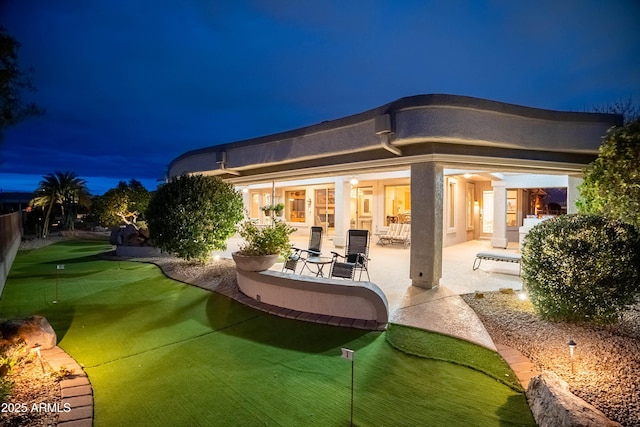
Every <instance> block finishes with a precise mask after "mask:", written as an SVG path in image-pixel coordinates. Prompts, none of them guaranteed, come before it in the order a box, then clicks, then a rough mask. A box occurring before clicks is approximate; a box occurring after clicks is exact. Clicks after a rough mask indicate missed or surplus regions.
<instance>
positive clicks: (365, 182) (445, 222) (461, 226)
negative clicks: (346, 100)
mask: <svg viewBox="0 0 640 427" xmlns="http://www.w3.org/2000/svg"><path fill="white" fill-rule="evenodd" d="M620 124H622V117H621V116H618V115H610V114H599V113H598V114H596V113H575V112H562V111H550V110H542V109H536V108H529V107H524V106H518V105H512V104H505V103H501V102H495V101H490V100H484V99H477V98H470V97H464V96H453V95H418V96H412V97H407V98H401V99H398V100H396V101H393V102H391V103H389V104H386V105H383V106H380V107H378V108H374V109H372V110H369V111H365V112H362V113H359V114H355V115H352V116H348V117H344V118H340V119H337V120H331V121H326V122H322V123H319V124H316V125H312V126H308V127H304V128H300V129H295V130H291V131H288V132H282V133H278V134H274V135H268V136H263V137H259V138H254V139H249V140H244V141H238V142H232V143H228V144H222V145H216V146H213V147H210V148H205V149H200V150H194V151H189V152H187V153H184V154H183V155H181V156H179V157H177V158H176V159H175V160H173V161H172V162H171V164H170V165H169V169H168V178H172V177H176V176H179V175H182V174H185V173H189V174H193V173H199V174H205V175H219V176H221V177H222V178H223V179H225V180H227V181H229V182H231V183H233V184H234V185H236V186H237V188H239V189H242V190H243V194H244V203H245V207H246V209H247V211H248V212H249V216H250V217H251V218H252V219H254V220H256V221H258V222H260V223H266V222H268V221H269V220H270V218H269V217H267V216H266V215H265V213H264V212H263V211H262V210H261V209H260V207H262V206H265V205H271V204H275V203H283V204H284V206H285V208H284V214H283V215H284V219H285V220H286V221H288V222H290V223H292V224H293V225H295V227H296V228H297V229H298V232H299V233H303V234H306V233H307V232H308V229H309V227H311V226H314V225H319V226H322V227H323V228H324V229H325V231H326V234H327V235H328V236H330V238H331V239H332V240H333V244H334V245H335V246H336V247H341V246H343V245H344V243H345V235H346V232H347V230H348V229H350V228H358V229H367V230H369V231H371V233H372V234H373V235H374V236H375V234H379V233H382V232H384V231H385V230H386V229H387V228H388V227H389V224H391V223H394V222H401V223H411V236H410V237H411V244H410V246H409V248H408V251H409V255H408V256H410V261H411V262H410V272H409V275H410V278H411V281H412V284H413V285H414V286H419V287H423V288H431V287H434V286H437V285H438V282H439V280H440V278H441V275H442V248H443V247H444V246H449V245H455V244H458V243H462V242H465V241H468V240H473V239H490V241H491V245H492V246H494V247H496V248H505V247H506V246H507V245H508V243H509V242H517V241H518V239H519V230H520V227H522V226H523V221H524V219H525V218H527V217H529V218H532V217H536V218H537V217H541V216H543V215H556V214H559V213H563V212H569V213H571V212H574V211H575V201H576V199H577V198H578V191H577V186H578V185H579V184H580V182H581V176H582V172H583V170H584V168H585V167H586V165H588V164H589V163H590V162H591V161H593V160H594V159H595V158H596V156H597V152H598V147H599V146H600V144H601V141H602V137H603V136H604V135H605V134H606V132H607V130H608V129H609V128H610V127H612V126H614V125H620ZM373 238H374V239H375V237H373ZM374 241H375V240H374Z"/></svg>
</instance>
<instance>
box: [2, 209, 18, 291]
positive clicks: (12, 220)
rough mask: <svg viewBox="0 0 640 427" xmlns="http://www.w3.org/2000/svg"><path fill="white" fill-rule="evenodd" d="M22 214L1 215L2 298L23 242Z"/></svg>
mask: <svg viewBox="0 0 640 427" xmlns="http://www.w3.org/2000/svg"><path fill="white" fill-rule="evenodd" d="M21 220H22V212H14V213H10V214H7V215H0V296H1V295H2V291H3V290H4V283H5V282H6V280H7V276H8V275H9V270H10V269H11V264H13V260H14V259H15V257H16V253H17V252H18V248H19V247H20V241H21V240H22V221H21Z"/></svg>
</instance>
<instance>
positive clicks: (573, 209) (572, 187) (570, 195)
mask: <svg viewBox="0 0 640 427" xmlns="http://www.w3.org/2000/svg"><path fill="white" fill-rule="evenodd" d="M582 181H583V179H582V177H578V176H569V177H568V182H567V213H568V214H575V213H578V207H577V206H576V202H577V201H578V199H579V198H580V190H578V186H579V185H580V184H582Z"/></svg>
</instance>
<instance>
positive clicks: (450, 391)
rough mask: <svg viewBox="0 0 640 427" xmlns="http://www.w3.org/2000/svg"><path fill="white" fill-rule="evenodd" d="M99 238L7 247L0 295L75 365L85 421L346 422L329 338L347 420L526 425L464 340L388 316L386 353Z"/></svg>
mask: <svg viewBox="0 0 640 427" xmlns="http://www.w3.org/2000/svg"><path fill="white" fill-rule="evenodd" d="M108 248H109V246H106V245H105V244H104V243H97V242H93V241H92V242H84V241H69V242H63V243H59V244H56V245H52V246H48V247H45V248H42V249H39V250H36V251H31V252H20V253H19V254H18V257H17V258H16V261H15V263H14V266H13V269H12V271H11V275H10V276H9V279H8V281H7V285H6V287H5V291H4V294H3V295H2V299H1V300H0V316H2V317H13V316H20V315H29V314H32V313H38V314H41V315H43V316H45V317H47V318H48V319H49V321H50V322H51V324H52V325H53V327H54V328H55V329H56V332H57V333H58V339H59V345H60V346H61V347H62V348H64V349H65V350H66V351H67V352H69V353H70V354H71V355H72V356H73V357H75V358H76V360H78V361H79V362H80V363H81V364H83V365H84V366H85V369H86V371H87V373H88V375H89V378H90V379H91V382H92V384H93V387H94V396H95V425H96V426H111V425H136V426H144V425H149V426H157V425H194V426H197V425H202V426H210V425H243V426H253V425H256V426H257V425H276V426H299V425H318V426H339V425H349V416H350V390H351V389H350V387H351V364H350V362H348V361H345V360H343V359H342V358H341V357H340V348H342V347H348V348H351V349H353V350H355V351H356V361H355V390H354V391H355V409H354V424H355V425H359V426H369V425H371V426H383V425H387V426H414V425H430V426H452V425H478V426H479V425H482V426H492V425H495V426H503V425H535V424H534V422H533V419H532V417H531V413H530V411H529V408H528V405H527V403H526V400H525V397H524V395H523V394H522V393H520V392H518V391H516V390H514V389H513V388H510V387H508V386H507V385H505V384H504V383H503V382H501V381H497V380H496V379H495V378H492V376H493V377H496V376H499V375H500V374H501V372H503V371H504V369H505V368H504V365H503V362H501V361H499V360H498V361H497V362H496V363H493V361H492V360H491V357H488V358H487V357H484V356H483V357H482V358H481V360H482V361H481V362H477V363H476V362H474V364H471V365H470V366H472V367H473V368H472V369H470V368H468V367H466V366H463V364H464V360H460V359H465V358H469V354H475V353H474V352H476V347H477V346H473V345H472V344H469V343H465V342H463V341H459V340H455V339H452V338H449V337H444V336H441V335H438V334H431V333H428V332H425V331H420V330H414V329H411V328H403V327H400V326H395V325H394V326H393V327H392V328H391V330H390V332H389V334H390V338H389V340H390V341H392V342H393V343H394V345H395V346H397V347H399V348H402V349H403V351H398V350H397V349H396V348H394V347H393V346H391V345H390V344H389V343H388V342H387V339H386V338H387V337H386V335H387V333H380V332H366V331H361V330H353V329H345V328H337V327H331V326H326V325H315V324H309V323H304V322H297V321H293V320H289V319H283V318H279V317H274V316H270V315H267V314H264V313H261V312H258V311H255V310H253V309H250V308H247V307H245V306H243V305H241V304H238V303H236V302H235V301H232V300H229V299H228V298H226V297H223V296H220V295H217V294H213V293H210V292H207V291H203V290H201V289H198V288H195V287H190V286H187V285H184V284H181V283H178V282H175V281H172V280H170V279H167V278H166V277H164V276H163V275H162V273H161V272H160V270H159V269H158V268H156V267H154V266H152V265H146V264H140V263H128V262H122V263H118V262H110V261H102V260H99V259H98V258H97V257H96V256H95V254H96V253H99V252H101V251H104V250H106V249H108ZM58 264H65V269H64V270H56V266H57V265H58ZM56 273H57V274H58V279H57V281H58V285H57V295H58V296H57V298H58V302H57V303H55V304H54V303H53V300H54V299H55V298H56V297H55V295H56ZM394 334H395V335H394ZM469 346H471V347H469ZM465 347H466V348H467V349H466V350H465ZM427 350H428V351H427ZM470 352H471V353H470ZM408 353H412V354H408ZM472 358H475V356H473V357H472ZM437 359H442V360H437ZM445 360H448V361H445ZM450 361H452V362H454V363H450ZM467 364H468V363H467ZM481 371H482V372H481ZM484 372H488V375H487V374H485V373H484Z"/></svg>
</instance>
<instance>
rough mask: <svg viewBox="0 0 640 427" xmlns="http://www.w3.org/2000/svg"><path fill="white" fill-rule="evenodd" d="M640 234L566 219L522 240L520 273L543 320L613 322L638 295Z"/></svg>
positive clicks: (589, 218)
mask: <svg viewBox="0 0 640 427" xmlns="http://www.w3.org/2000/svg"><path fill="white" fill-rule="evenodd" d="M639 247H640V233H639V232H638V230H637V229H636V228H634V227H633V226H632V225H630V224H625V223H622V222H619V221H615V220H610V219H606V218H605V217H602V216H597V215H563V216H560V217H557V218H554V219H550V220H547V221H544V222H542V223H540V224H539V225H537V226H536V227H534V228H533V229H532V230H531V231H530V232H529V233H528V234H527V236H526V238H525V240H524V247H523V250H522V273H523V281H524V284H525V288H526V290H527V291H528V292H529V296H530V298H531V302H532V303H533V305H534V308H535V309H536V311H537V312H538V314H539V315H540V316H541V317H542V318H545V319H550V320H567V321H592V322H601V323H611V322H615V321H616V320H617V315H618V314H619V313H620V311H621V310H622V309H623V308H624V307H625V306H628V305H630V304H633V303H634V302H635V301H636V298H637V297H638V295H639V293H640V284H639V280H640V256H639V253H640V251H639Z"/></svg>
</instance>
